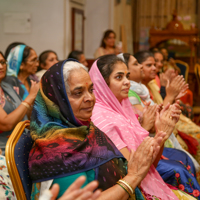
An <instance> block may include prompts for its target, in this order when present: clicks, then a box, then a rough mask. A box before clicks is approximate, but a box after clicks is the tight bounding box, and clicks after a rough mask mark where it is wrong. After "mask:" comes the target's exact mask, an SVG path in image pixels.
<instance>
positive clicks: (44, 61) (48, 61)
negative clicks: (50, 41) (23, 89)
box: [35, 50, 58, 80]
mask: <svg viewBox="0 0 200 200" xmlns="http://www.w3.org/2000/svg"><path fill="white" fill-rule="evenodd" d="M57 62H58V56H57V54H56V52H54V51H52V50H47V51H43V52H42V53H41V54H40V56H39V70H38V72H37V73H36V74H35V75H36V76H37V77H38V80H40V79H41V78H42V76H43V74H44V73H45V72H46V71H47V70H48V69H49V68H50V67H51V66H53V65H54V64H56V63H57Z"/></svg>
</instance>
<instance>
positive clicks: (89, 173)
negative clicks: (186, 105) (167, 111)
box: [29, 59, 177, 200]
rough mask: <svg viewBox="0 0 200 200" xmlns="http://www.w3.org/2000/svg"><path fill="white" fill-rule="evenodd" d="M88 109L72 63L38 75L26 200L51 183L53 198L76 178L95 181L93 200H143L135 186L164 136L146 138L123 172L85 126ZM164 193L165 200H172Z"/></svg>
mask: <svg viewBox="0 0 200 200" xmlns="http://www.w3.org/2000/svg"><path fill="white" fill-rule="evenodd" d="M94 104H95V96H94V93H93V83H92V81H91V79H90V77H89V74H88V72H87V71H86V68H85V66H83V65H82V64H80V63H78V62H77V61H75V60H71V59H69V60H65V61H62V62H58V63H57V64H55V65H54V66H52V67H51V68H50V69H49V70H48V71H47V72H46V73H45V74H44V75H43V77H42V79H41V82H40V90H39V92H38V95H37V97H36V100H35V104H34V108H33V112H32V117H31V125H30V133H31V137H32V139H33V140H34V144H33V146H32V150H31V151H30V154H29V172H30V176H31V178H32V181H33V186H32V196H31V199H35V197H36V196H37V197H38V196H39V195H40V194H41V193H42V190H43V189H49V187H50V186H51V185H52V184H54V183H57V184H59V186H60V192H59V195H58V198H59V197H60V196H61V195H62V194H63V193H64V191H65V190H66V189H67V188H68V187H69V186H70V184H72V183H73V182H74V180H75V179H77V177H79V176H81V175H84V176H86V177H87V181H86V184H87V183H89V182H91V181H93V180H98V181H99V188H101V189H102V190H103V192H102V193H101V195H100V198H98V199H104V200H106V199H109V200H110V199H115V200H125V199H128V198H129V196H131V199H133V198H134V197H133V196H134V195H133V193H134V190H135V195H136V199H141V200H142V199H144V198H143V195H142V194H141V192H140V191H139V189H138V188H137V187H136V186H137V185H139V183H140V182H141V181H142V179H143V178H144V177H145V176H146V174H147V172H148V170H149V167H150V166H151V164H152V162H154V160H155V158H156V156H157V154H158V152H159V149H160V143H161V141H162V139H163V137H165V135H166V134H165V133H163V132H159V133H158V137H157V138H156V139H151V138H146V139H145V140H144V141H143V142H142V144H141V145H140V146H139V147H138V149H137V150H136V151H135V153H133V152H132V153H131V154H130V158H129V162H128V169H127V166H126V160H125V159H124V157H123V155H122V154H121V153H120V151H119V150H118V149H117V148H116V147H115V145H114V144H113V143H112V141H111V140H110V139H109V138H108V137H107V136H106V135H105V134H104V133H103V132H102V131H100V130H99V129H98V128H97V127H96V126H94V124H93V123H92V122H91V120H90V117H91V115H92V110H93V107H94ZM167 190H168V191H169V192H168V194H169V195H170V196H171V197H172V198H171V199H177V198H176V196H175V195H174V194H173V193H172V192H171V190H169V188H167Z"/></svg>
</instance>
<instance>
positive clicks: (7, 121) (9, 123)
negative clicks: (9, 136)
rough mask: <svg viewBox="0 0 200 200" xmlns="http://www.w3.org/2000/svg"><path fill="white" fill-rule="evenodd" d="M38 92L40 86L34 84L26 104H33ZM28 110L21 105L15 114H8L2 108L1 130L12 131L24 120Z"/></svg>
mask: <svg viewBox="0 0 200 200" xmlns="http://www.w3.org/2000/svg"><path fill="white" fill-rule="evenodd" d="M38 90H39V84H38V83H35V82H32V85H31V90H30V94H29V95H28V96H27V98H26V99H25V102H27V103H28V104H33V102H34V100H35V97H36V95H37V92H38ZM28 110H29V109H28V107H26V106H25V105H24V104H20V105H19V106H18V107H17V108H16V109H15V110H14V111H13V112H11V113H10V114H7V113H6V112H5V111H4V109H3V108H2V107H1V106H0V130H1V131H10V130H12V129H13V128H14V127H15V126H16V125H17V123H19V122H20V121H21V120H22V119H23V118H24V116H25V115H26V113H27V111H28Z"/></svg>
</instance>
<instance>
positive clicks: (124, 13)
mask: <svg viewBox="0 0 200 200" xmlns="http://www.w3.org/2000/svg"><path fill="white" fill-rule="evenodd" d="M132 21H133V20H132V4H131V1H129V2H128V1H126V0H121V1H120V2H119V3H117V2H115V4H114V31H115V32H116V35H117V41H121V30H120V27H121V25H124V27H125V33H126V43H127V52H128V53H131V54H132V53H133V33H132Z"/></svg>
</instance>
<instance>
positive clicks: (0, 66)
mask: <svg viewBox="0 0 200 200" xmlns="http://www.w3.org/2000/svg"><path fill="white" fill-rule="evenodd" d="M6 68H7V65H6V61H5V59H4V58H3V56H2V55H1V54H0V82H1V81H2V79H4V78H5V76H6Z"/></svg>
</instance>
